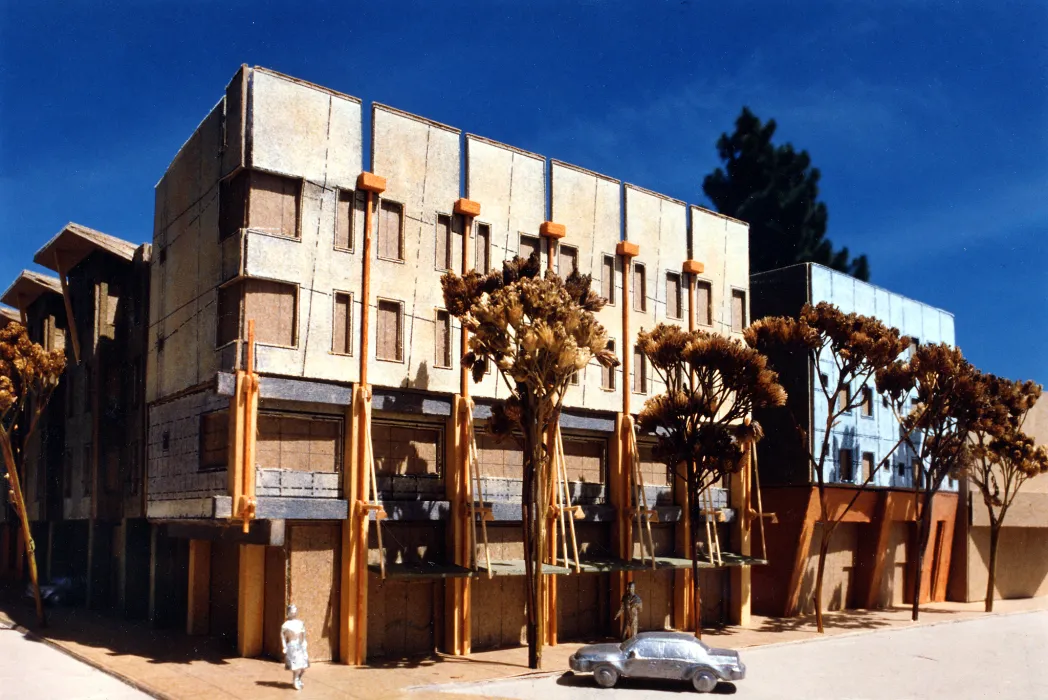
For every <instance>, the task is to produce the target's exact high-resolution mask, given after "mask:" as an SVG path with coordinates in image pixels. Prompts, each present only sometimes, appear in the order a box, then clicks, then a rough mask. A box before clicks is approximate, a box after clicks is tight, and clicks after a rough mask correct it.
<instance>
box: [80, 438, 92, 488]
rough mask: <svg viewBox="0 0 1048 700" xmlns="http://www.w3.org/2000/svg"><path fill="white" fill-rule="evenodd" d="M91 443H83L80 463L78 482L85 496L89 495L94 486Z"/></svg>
mask: <svg viewBox="0 0 1048 700" xmlns="http://www.w3.org/2000/svg"><path fill="white" fill-rule="evenodd" d="M93 452H94V450H93V449H92V445H91V443H90V442H89V443H87V444H86V445H84V460H83V462H81V463H80V484H81V486H82V487H83V493H84V495H85V496H90V495H91V491H92V490H93V486H94V479H93V478H92V477H93V476H94V474H93V472H94V464H93V462H94V459H93V458H92V453H93Z"/></svg>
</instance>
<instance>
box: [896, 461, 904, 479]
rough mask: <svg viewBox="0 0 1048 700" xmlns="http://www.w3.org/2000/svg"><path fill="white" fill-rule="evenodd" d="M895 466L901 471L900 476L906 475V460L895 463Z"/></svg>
mask: <svg viewBox="0 0 1048 700" xmlns="http://www.w3.org/2000/svg"><path fill="white" fill-rule="evenodd" d="M895 468H896V469H897V470H898V472H899V476H906V462H899V463H898V464H896V465H895Z"/></svg>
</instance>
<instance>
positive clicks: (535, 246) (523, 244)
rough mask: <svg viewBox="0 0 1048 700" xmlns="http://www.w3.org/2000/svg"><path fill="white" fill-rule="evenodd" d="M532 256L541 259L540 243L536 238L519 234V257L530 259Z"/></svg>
mask: <svg viewBox="0 0 1048 700" xmlns="http://www.w3.org/2000/svg"><path fill="white" fill-rule="evenodd" d="M532 255H535V256H537V257H538V258H539V259H540V262H541V258H542V241H541V240H540V239H539V238H538V237H536V236H526V235H524V234H523V233H522V234H520V257H522V258H525V259H527V258H530V257H531V256H532Z"/></svg>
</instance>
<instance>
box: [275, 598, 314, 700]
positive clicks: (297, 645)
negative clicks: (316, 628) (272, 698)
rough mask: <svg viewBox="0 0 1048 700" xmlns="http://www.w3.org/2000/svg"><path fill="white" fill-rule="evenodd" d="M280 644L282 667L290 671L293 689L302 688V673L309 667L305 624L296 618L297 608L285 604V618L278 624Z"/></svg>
mask: <svg viewBox="0 0 1048 700" xmlns="http://www.w3.org/2000/svg"><path fill="white" fill-rule="evenodd" d="M280 646H281V648H282V649H283V650H284V668H286V669H287V670H289V671H291V678H292V681H293V682H294V684H295V690H302V674H303V673H305V672H306V669H307V668H309V650H308V648H307V647H306V625H305V623H304V622H302V620H300V619H298V608H296V607H295V606H294V605H289V606H287V620H285V621H284V624H283V625H281V626H280Z"/></svg>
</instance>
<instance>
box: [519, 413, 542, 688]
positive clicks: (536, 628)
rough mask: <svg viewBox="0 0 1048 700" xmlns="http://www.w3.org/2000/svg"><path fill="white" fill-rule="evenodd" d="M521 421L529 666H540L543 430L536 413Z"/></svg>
mask: <svg viewBox="0 0 1048 700" xmlns="http://www.w3.org/2000/svg"><path fill="white" fill-rule="evenodd" d="M523 419H524V420H523V423H524V438H525V439H524V460H525V463H524V483H523V489H522V499H521V500H522V501H523V503H522V506H521V507H522V516H523V522H522V525H523V528H524V588H525V597H526V598H527V602H526V608H527V640H528V668H532V669H538V668H541V667H542V646H543V643H544V641H545V615H544V610H543V604H544V599H545V595H544V593H545V581H544V579H543V577H542V556H543V550H544V547H543V542H544V540H545V538H544V531H545V520H546V502H545V494H546V489H545V488H544V484H545V481H546V480H545V478H544V475H545V468H544V465H545V459H544V457H543V446H542V430H541V426H540V425H539V421H538V419H537V417H535V416H533V415H529V414H527V413H525V414H524V416H523Z"/></svg>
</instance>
